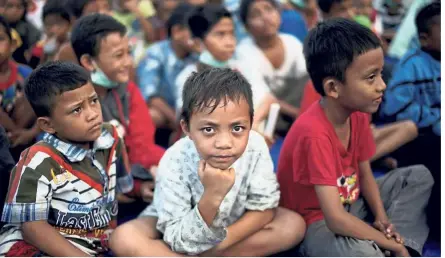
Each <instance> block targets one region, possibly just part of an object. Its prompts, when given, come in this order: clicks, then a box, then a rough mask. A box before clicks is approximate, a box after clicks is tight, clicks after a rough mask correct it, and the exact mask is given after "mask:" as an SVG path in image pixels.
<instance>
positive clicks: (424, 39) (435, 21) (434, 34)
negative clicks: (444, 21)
mask: <svg viewBox="0 0 445 258" xmlns="http://www.w3.org/2000/svg"><path fill="white" fill-rule="evenodd" d="M440 27H441V26H440V16H439V15H437V16H435V17H433V18H432V22H431V26H430V28H429V33H422V34H421V35H420V43H421V45H422V47H424V48H426V49H429V50H432V51H436V52H439V53H440V52H441V51H440V34H441V33H440Z"/></svg>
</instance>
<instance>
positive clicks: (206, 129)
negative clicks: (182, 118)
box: [201, 127, 215, 134]
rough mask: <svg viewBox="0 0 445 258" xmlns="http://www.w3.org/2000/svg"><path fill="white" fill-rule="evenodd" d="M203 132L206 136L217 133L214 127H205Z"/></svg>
mask: <svg viewBox="0 0 445 258" xmlns="http://www.w3.org/2000/svg"><path fill="white" fill-rule="evenodd" d="M201 131H202V132H203V133H204V134H212V133H214V132H215V130H213V128H212V127H205V128H202V129H201Z"/></svg>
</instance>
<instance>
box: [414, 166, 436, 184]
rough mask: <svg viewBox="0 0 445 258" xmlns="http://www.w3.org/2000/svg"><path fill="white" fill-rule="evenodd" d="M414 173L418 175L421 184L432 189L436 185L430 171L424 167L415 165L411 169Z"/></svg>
mask: <svg viewBox="0 0 445 258" xmlns="http://www.w3.org/2000/svg"><path fill="white" fill-rule="evenodd" d="M411 169H412V170H413V172H414V173H415V174H416V175H418V178H419V180H418V181H419V183H423V184H426V185H428V186H430V187H432V186H433V185H434V178H433V175H432V174H431V172H430V170H429V169H428V168H427V167H425V166H424V165H414V166H412V167H411Z"/></svg>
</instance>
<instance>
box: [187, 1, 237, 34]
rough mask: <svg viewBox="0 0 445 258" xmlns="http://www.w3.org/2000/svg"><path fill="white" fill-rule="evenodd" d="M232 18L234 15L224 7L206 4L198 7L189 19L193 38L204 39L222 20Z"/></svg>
mask: <svg viewBox="0 0 445 258" xmlns="http://www.w3.org/2000/svg"><path fill="white" fill-rule="evenodd" d="M223 18H230V19H232V14H231V13H230V12H229V11H228V10H227V9H226V8H225V7H224V6H222V5H218V4H206V5H203V6H198V7H196V8H195V9H194V10H193V11H192V12H191V13H190V17H189V19H188V26H189V28H190V31H191V32H192V35H193V37H196V38H200V39H204V38H205V36H207V34H208V33H209V32H210V31H211V30H212V28H213V26H215V25H216V24H217V23H218V22H219V21H220V20H221V19H223Z"/></svg>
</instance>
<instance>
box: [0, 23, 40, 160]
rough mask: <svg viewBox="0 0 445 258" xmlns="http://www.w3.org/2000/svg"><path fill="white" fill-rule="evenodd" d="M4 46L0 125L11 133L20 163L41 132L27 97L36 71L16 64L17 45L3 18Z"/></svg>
mask: <svg viewBox="0 0 445 258" xmlns="http://www.w3.org/2000/svg"><path fill="white" fill-rule="evenodd" d="M0 42H2V48H1V49H0V105H1V106H0V125H1V126H2V127H3V128H5V130H6V132H7V133H8V136H9V141H10V143H11V147H12V149H11V152H12V155H13V157H14V158H15V159H16V160H18V157H19V155H20V153H21V152H22V151H23V150H24V149H25V148H26V147H29V146H30V145H31V144H32V142H33V140H34V139H35V138H36V137H37V135H38V134H39V132H40V130H39V128H38V127H37V126H36V125H35V124H34V122H35V116H34V113H33V111H32V108H31V106H30V105H29V102H28V101H27V100H26V98H25V96H24V93H23V90H24V89H23V87H24V83H25V79H26V78H27V77H28V75H29V74H30V73H31V71H32V70H31V68H29V67H28V66H25V65H21V64H17V63H16V62H14V61H13V60H12V58H11V55H12V53H13V52H14V50H15V49H16V44H17V41H16V40H14V39H13V36H12V34H11V28H10V27H9V24H8V23H7V22H6V20H5V19H4V18H3V17H2V16H0ZM33 125H34V126H33Z"/></svg>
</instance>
